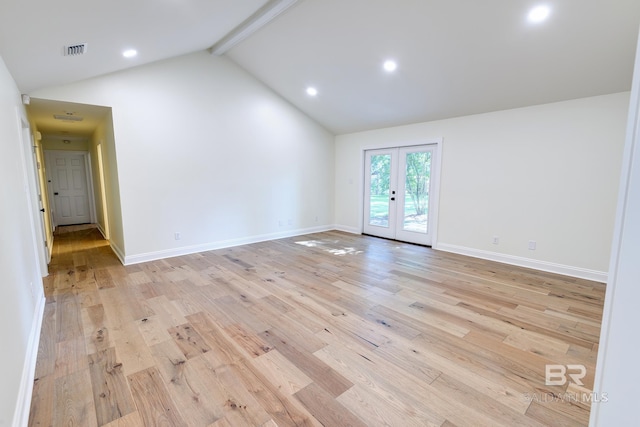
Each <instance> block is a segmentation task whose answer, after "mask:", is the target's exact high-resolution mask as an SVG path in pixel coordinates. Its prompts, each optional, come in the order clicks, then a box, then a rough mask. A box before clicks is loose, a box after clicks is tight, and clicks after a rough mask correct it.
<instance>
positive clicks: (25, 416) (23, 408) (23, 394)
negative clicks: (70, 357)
mask: <svg viewBox="0 0 640 427" xmlns="http://www.w3.org/2000/svg"><path fill="white" fill-rule="evenodd" d="M45 302H46V298H45V296H44V294H42V295H41V296H40V300H39V301H38V303H37V305H36V309H35V312H34V313H33V320H32V323H31V332H30V333H29V342H28V343H27V355H26V357H25V359H24V366H23V367H22V378H21V380H20V390H19V391H18V402H17V404H16V409H15V412H14V414H13V424H12V425H13V427H25V426H26V425H27V424H28V423H29V412H30V411H31V397H32V396H33V381H34V380H35V375H36V361H37V359H38V348H39V346H40V331H41V329H42V318H43V316H44V305H45Z"/></svg>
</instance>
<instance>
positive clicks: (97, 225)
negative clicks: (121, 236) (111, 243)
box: [96, 222, 109, 240]
mask: <svg viewBox="0 0 640 427" xmlns="http://www.w3.org/2000/svg"><path fill="white" fill-rule="evenodd" d="M96 228H97V229H98V231H99V232H100V234H102V237H103V238H104V240H109V239H107V235H106V233H105V232H104V229H103V228H102V226H101V225H100V223H99V222H96Z"/></svg>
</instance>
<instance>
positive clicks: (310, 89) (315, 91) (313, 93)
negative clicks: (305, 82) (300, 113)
mask: <svg viewBox="0 0 640 427" xmlns="http://www.w3.org/2000/svg"><path fill="white" fill-rule="evenodd" d="M317 94H318V89H316V88H315V87H308V88H307V95H309V96H316V95H317Z"/></svg>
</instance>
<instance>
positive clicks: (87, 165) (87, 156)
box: [44, 150, 96, 230]
mask: <svg viewBox="0 0 640 427" xmlns="http://www.w3.org/2000/svg"><path fill="white" fill-rule="evenodd" d="M55 153H67V154H73V155H80V156H82V158H83V160H84V172H85V175H86V176H85V179H86V181H87V193H88V194H87V197H88V198H89V216H90V217H91V218H90V219H91V224H95V223H96V198H95V194H94V187H93V171H92V170H91V153H89V152H88V151H73V150H44V158H45V162H46V163H47V168H46V171H47V194H48V195H49V200H55V199H54V198H53V186H52V185H50V184H51V183H52V181H51V171H52V170H53V168H52V167H51V156H52V155H53V154H55ZM54 209H55V202H54V203H53V207H51V208H50V211H51V224H52V227H53V229H54V230H55V229H56V227H57V226H58V224H57V222H56V218H55V215H54V214H53V213H54Z"/></svg>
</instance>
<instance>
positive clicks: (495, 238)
mask: <svg viewBox="0 0 640 427" xmlns="http://www.w3.org/2000/svg"><path fill="white" fill-rule="evenodd" d="M499 243H500V238H499V237H498V236H493V244H494V245H497V244H499Z"/></svg>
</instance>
